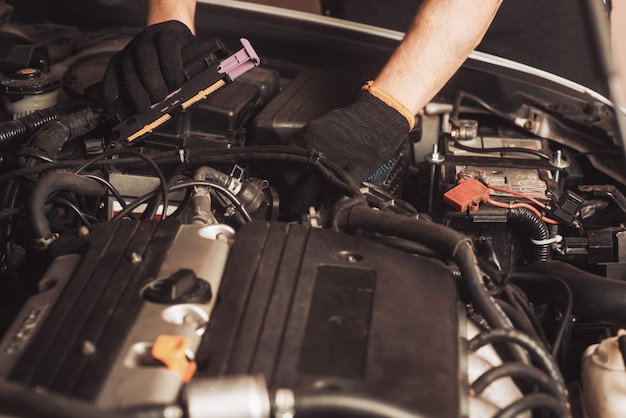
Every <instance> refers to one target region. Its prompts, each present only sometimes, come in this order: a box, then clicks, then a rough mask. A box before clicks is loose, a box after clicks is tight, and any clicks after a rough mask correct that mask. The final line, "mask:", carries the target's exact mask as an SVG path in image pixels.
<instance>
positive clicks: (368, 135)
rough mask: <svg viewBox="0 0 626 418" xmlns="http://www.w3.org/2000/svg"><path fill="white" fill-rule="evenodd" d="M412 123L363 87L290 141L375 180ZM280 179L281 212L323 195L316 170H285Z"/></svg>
mask: <svg viewBox="0 0 626 418" xmlns="http://www.w3.org/2000/svg"><path fill="white" fill-rule="evenodd" d="M411 128H412V126H411V125H410V123H409V121H408V119H407V116H403V115H402V114H401V113H400V112H398V111H397V110H396V109H394V108H393V107H391V106H389V105H387V104H386V103H385V102H383V101H382V100H381V99H378V98H377V97H375V96H373V95H372V94H370V93H369V92H366V91H364V92H362V93H361V95H360V96H359V97H358V98H357V100H356V101H355V102H354V103H352V104H350V105H349V106H347V107H344V108H342V109H336V110H333V111H331V112H329V113H327V114H326V115H324V116H322V117H320V118H319V119H316V120H314V121H311V122H309V123H308V124H307V125H305V126H304V128H303V129H302V131H300V132H299V133H298V134H296V135H295V136H294V137H293V138H291V140H290V145H295V146H298V147H302V148H306V149H309V150H311V151H313V152H317V153H320V154H322V155H324V156H325V157H327V158H329V159H330V160H332V161H334V162H335V163H337V164H339V165H340V166H341V167H343V168H344V169H345V170H346V171H347V172H348V174H350V176H351V177H352V178H353V179H354V180H355V182H356V183H357V184H359V183H361V182H362V181H365V180H367V181H375V180H377V179H378V177H380V176H382V175H383V174H384V173H385V171H387V170H388V169H389V168H390V162H391V161H392V160H393V159H394V158H395V157H396V152H397V151H398V148H399V147H400V144H401V143H402V142H403V140H404V138H405V137H406V135H407V133H408V132H409V130H410V129H411ZM281 183H282V186H283V187H284V188H285V190H286V193H285V199H284V200H283V203H284V212H285V213H287V214H288V215H289V216H290V217H291V218H294V219H296V218H297V217H298V216H299V215H301V214H303V213H307V211H308V208H309V206H317V204H318V203H321V202H323V201H325V200H327V199H326V198H325V189H324V186H323V185H322V184H321V183H320V178H319V177H318V176H317V175H316V173H315V171H314V170H310V169H309V170H304V171H303V170H284V171H283V173H282V178H281ZM329 201H330V200H329Z"/></svg>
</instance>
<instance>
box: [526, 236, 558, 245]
mask: <svg viewBox="0 0 626 418" xmlns="http://www.w3.org/2000/svg"><path fill="white" fill-rule="evenodd" d="M561 241H563V237H562V236H561V235H557V236H555V237H553V238H548V239H541V240H536V239H532V238H531V240H530V242H531V243H533V244H534V245H546V244H557V243H559V242H561Z"/></svg>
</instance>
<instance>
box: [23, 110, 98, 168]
mask: <svg viewBox="0 0 626 418" xmlns="http://www.w3.org/2000/svg"><path fill="white" fill-rule="evenodd" d="M100 116H101V112H100V111H98V110H95V109H93V108H91V107H86V108H83V109H81V110H79V111H78V112H74V113H71V114H69V115H66V116H63V117H62V118H59V119H58V120H55V121H52V122H50V123H48V124H46V126H45V127H43V128H42V129H40V130H38V131H37V133H35V135H33V137H32V141H31V142H30V145H29V146H30V147H32V148H37V149H40V150H42V151H43V152H45V153H46V154H47V155H48V156H50V157H51V158H53V159H54V158H56V156H57V154H58V153H59V151H60V150H61V148H63V145H64V144H65V143H66V142H67V141H68V140H70V139H73V138H76V137H78V136H80V135H84V134H86V133H87V132H90V131H92V130H93V129H95V128H96V126H98V123H100Z"/></svg>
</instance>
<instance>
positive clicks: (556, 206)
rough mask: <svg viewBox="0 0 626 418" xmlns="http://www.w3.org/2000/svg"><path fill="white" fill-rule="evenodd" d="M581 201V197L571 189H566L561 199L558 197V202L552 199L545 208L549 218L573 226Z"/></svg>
mask: <svg viewBox="0 0 626 418" xmlns="http://www.w3.org/2000/svg"><path fill="white" fill-rule="evenodd" d="M583 203H585V201H584V200H583V198H582V197H580V196H578V195H577V194H576V193H574V192H572V191H569V190H566V191H565V193H564V194H563V196H562V197H561V199H559V201H558V202H556V201H554V200H553V203H552V204H551V205H550V207H549V208H547V209H548V212H549V214H550V215H549V216H550V218H552V219H555V220H557V221H559V223H562V224H565V225H568V226H573V225H574V224H575V223H576V218H577V217H578V212H580V209H581V208H582V206H583Z"/></svg>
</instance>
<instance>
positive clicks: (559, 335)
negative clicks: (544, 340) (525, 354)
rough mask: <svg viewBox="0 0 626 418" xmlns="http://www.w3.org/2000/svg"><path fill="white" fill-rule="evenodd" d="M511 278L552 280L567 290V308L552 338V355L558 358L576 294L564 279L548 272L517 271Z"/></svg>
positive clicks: (563, 310)
mask: <svg viewBox="0 0 626 418" xmlns="http://www.w3.org/2000/svg"><path fill="white" fill-rule="evenodd" d="M511 279H512V280H514V281H535V282H545V281H552V282H554V283H557V284H559V285H560V286H561V287H562V288H563V290H564V291H565V308H563V309H562V312H563V318H562V319H561V323H560V324H559V327H558V328H557V331H556V332H555V334H554V337H553V339H552V356H553V357H554V358H556V357H557V355H558V354H559V350H560V349H561V343H562V341H563V336H564V335H565V331H566V329H567V325H568V324H569V321H570V320H571V318H572V310H573V307H574V296H573V295H572V289H571V288H570V287H569V285H568V284H567V283H566V282H565V281H564V280H563V279H561V278H559V277H556V276H550V275H546V274H536V273H524V272H515V273H512V275H511Z"/></svg>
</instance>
